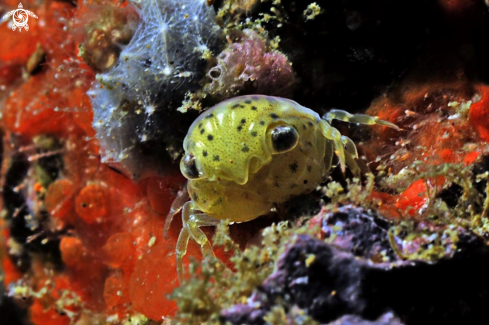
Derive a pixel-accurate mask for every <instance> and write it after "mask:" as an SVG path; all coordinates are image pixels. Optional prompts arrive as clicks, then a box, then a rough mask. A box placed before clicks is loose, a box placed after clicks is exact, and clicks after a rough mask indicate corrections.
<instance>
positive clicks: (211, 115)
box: [205, 113, 214, 118]
mask: <svg viewBox="0 0 489 325" xmlns="http://www.w3.org/2000/svg"><path fill="white" fill-rule="evenodd" d="M211 117H214V114H212V113H211V114H209V115H207V116H206V117H205V118H211Z"/></svg>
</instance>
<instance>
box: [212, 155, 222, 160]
mask: <svg viewBox="0 0 489 325" xmlns="http://www.w3.org/2000/svg"><path fill="white" fill-rule="evenodd" d="M212 160H214V161H220V160H221V158H219V156H218V155H214V157H213V158H212Z"/></svg>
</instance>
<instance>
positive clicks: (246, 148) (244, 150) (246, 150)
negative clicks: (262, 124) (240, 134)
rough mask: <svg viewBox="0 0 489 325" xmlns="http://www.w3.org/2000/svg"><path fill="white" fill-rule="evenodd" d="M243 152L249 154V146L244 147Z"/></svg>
mask: <svg viewBox="0 0 489 325" xmlns="http://www.w3.org/2000/svg"><path fill="white" fill-rule="evenodd" d="M241 151H243V152H248V151H250V148H248V146H247V145H244V147H243V148H241Z"/></svg>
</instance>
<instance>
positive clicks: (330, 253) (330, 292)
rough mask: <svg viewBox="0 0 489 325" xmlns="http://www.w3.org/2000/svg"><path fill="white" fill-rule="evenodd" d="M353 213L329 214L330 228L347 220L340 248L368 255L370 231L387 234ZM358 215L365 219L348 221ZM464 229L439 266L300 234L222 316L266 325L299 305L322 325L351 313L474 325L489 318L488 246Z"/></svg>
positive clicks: (412, 321)
mask: <svg viewBox="0 0 489 325" xmlns="http://www.w3.org/2000/svg"><path fill="white" fill-rule="evenodd" d="M344 208H345V209H346V207H344ZM354 211H355V213H352V212H350V213H346V214H345V212H344V211H343V212H340V214H339V215H338V216H336V217H334V214H333V215H328V216H327V217H326V218H325V223H326V224H328V222H329V223H331V221H332V220H334V219H337V220H341V219H343V220H346V221H343V223H344V224H345V225H346V226H345V225H343V226H342V228H343V229H346V231H345V232H342V231H337V233H336V235H337V236H339V237H343V238H342V240H344V241H345V243H347V242H348V240H349V239H350V240H351V242H350V245H346V244H341V246H342V247H343V248H348V246H349V247H350V248H352V247H355V245H353V243H355V242H356V246H357V247H360V250H359V249H357V248H356V249H354V251H356V252H359V251H363V252H364V253H366V255H367V256H368V255H369V252H368V251H367V250H361V246H362V245H363V244H366V245H367V246H368V245H370V244H371V243H370V242H369V240H366V241H365V243H363V242H362V240H361V239H362V238H368V231H370V230H371V229H374V236H379V235H378V234H379V233H380V234H381V236H380V237H382V236H384V235H382V234H383V233H384V231H383V230H379V228H378V223H377V222H375V218H367V217H365V216H363V213H361V214H358V210H355V209H354ZM355 214H357V216H358V215H361V216H362V217H360V218H355V217H353V218H351V217H350V218H348V217H345V215H346V216H348V215H350V216H351V215H353V216H354V215H355ZM349 220H350V221H349ZM354 220H356V221H354ZM372 222H373V223H372ZM358 224H361V225H363V226H359V225H358ZM328 227H329V226H328ZM449 227H450V226H447V228H449ZM382 228H383V227H382V226H380V229H382ZM421 228H423V229H426V228H427V226H426V225H424V226H423V227H421ZM432 228H433V227H432ZM360 229H363V230H364V231H365V233H363V234H362V232H361V231H360ZM435 230H436V229H435ZM457 231H458V233H457V234H458V242H456V244H453V245H451V246H452V249H451V250H450V251H448V252H447V253H446V256H444V257H441V258H439V259H438V260H437V261H435V262H427V261H422V260H419V259H418V260H415V261H413V260H411V261H408V260H405V259H406V257H404V258H400V257H398V258H399V260H398V261H396V262H387V263H377V264H376V263H372V261H371V260H367V259H365V258H360V257H356V256H354V255H353V254H351V253H350V252H345V251H343V250H340V249H338V248H336V247H334V246H333V245H331V244H327V243H325V242H323V241H321V240H318V239H316V238H313V237H311V236H309V235H296V236H294V237H292V238H291V240H290V244H289V245H288V246H287V247H286V249H285V252H284V253H283V255H282V256H281V257H280V259H279V262H278V265H277V269H276V271H275V272H274V273H273V274H272V275H271V276H270V277H269V278H268V279H267V280H265V282H264V283H263V284H262V285H261V286H260V287H259V288H258V289H257V290H256V291H255V292H254V293H253V294H252V296H251V297H250V298H248V300H247V303H246V304H238V305H235V306H233V307H231V308H229V309H227V310H225V311H223V312H222V313H221V317H222V319H223V320H225V321H229V322H231V323H232V324H243V323H246V324H265V322H264V318H263V317H265V315H267V313H269V311H270V310H271V308H272V307H273V306H275V305H278V306H281V307H283V308H284V309H285V310H290V309H291V308H292V307H294V306H297V307H299V308H301V309H302V310H304V312H305V313H306V314H307V315H308V316H310V317H312V318H313V319H315V320H316V321H319V322H321V323H327V322H331V321H334V320H335V319H338V318H339V317H341V316H344V315H356V316H361V317H362V318H364V319H366V320H374V319H377V318H379V317H380V316H381V315H382V314H384V313H386V312H388V311H392V312H393V313H394V314H395V315H398V316H400V319H401V320H402V321H403V322H404V323H406V324H431V323H433V322H437V321H442V320H444V321H449V322H450V323H457V322H458V323H473V322H475V321H476V320H477V319H481V317H484V315H485V309H486V307H485V306H487V304H488V303H489V295H488V294H487V293H488V292H489V280H488V279H487V276H486V274H487V272H488V271H489V260H488V257H489V249H488V247H487V246H486V245H485V242H484V240H483V239H482V238H480V237H478V236H476V235H475V234H473V233H471V232H469V231H467V230H464V229H462V228H459V229H457ZM375 233H377V234H375ZM417 238H418V239H419V238H423V237H422V236H421V237H417ZM336 242H340V241H339V240H338V241H336ZM396 242H398V240H396ZM424 244H427V243H426V242H425V243H424ZM407 247H410V246H409V245H407V246H406V249H407ZM396 251H398V249H396ZM468 306H470V308H469V307H468Z"/></svg>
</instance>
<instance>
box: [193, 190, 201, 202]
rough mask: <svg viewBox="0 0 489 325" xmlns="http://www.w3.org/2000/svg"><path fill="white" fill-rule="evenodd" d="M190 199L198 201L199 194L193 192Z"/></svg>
mask: <svg viewBox="0 0 489 325" xmlns="http://www.w3.org/2000/svg"><path fill="white" fill-rule="evenodd" d="M192 200H193V201H194V202H199V195H198V194H197V193H195V192H194V195H193V197H192Z"/></svg>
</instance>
